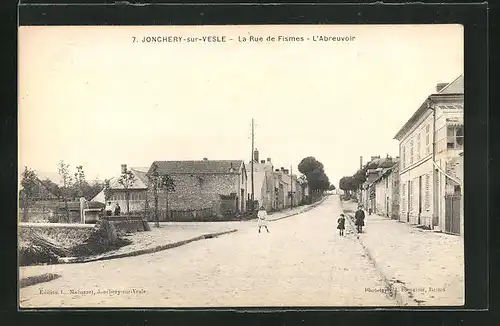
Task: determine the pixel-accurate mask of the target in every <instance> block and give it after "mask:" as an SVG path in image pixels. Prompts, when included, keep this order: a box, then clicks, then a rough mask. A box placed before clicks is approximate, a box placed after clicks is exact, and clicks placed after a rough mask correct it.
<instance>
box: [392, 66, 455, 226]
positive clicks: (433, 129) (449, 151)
mask: <svg viewBox="0 0 500 326" xmlns="http://www.w3.org/2000/svg"><path fill="white" fill-rule="evenodd" d="M463 115H464V76H463V75H460V76H459V77H457V78H456V79H455V80H454V81H452V82H451V83H440V84H438V85H437V86H436V92H435V93H434V94H431V95H429V96H428V97H427V98H426V99H425V100H424V101H423V103H422V104H421V105H420V107H419V108H418V109H417V110H416V111H415V113H414V114H413V116H412V117H411V118H410V119H409V120H408V121H407V122H406V123H405V124H404V125H403V127H402V128H401V129H400V130H399V131H398V133H397V134H396V136H395V137H394V138H395V139H397V140H398V141H399V149H400V157H401V162H400V171H399V174H400V180H401V183H400V187H401V191H400V193H401V205H400V207H401V209H400V219H401V220H402V221H407V222H409V223H411V224H419V225H425V226H429V227H432V228H434V229H438V230H441V231H444V232H447V233H452V234H463V230H462V225H463V221H461V219H462V217H461V214H460V207H461V201H462V191H463V189H462V181H461V180H459V178H457V177H456V175H453V174H450V173H448V172H447V171H449V170H454V167H453V166H454V165H455V162H456V161H457V160H459V156H460V154H461V153H462V151H463V145H464V126H463Z"/></svg>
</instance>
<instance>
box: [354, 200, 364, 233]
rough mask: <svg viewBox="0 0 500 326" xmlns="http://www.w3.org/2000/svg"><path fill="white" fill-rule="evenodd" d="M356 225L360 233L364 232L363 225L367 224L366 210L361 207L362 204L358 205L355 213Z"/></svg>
mask: <svg viewBox="0 0 500 326" xmlns="http://www.w3.org/2000/svg"><path fill="white" fill-rule="evenodd" d="M354 219H355V221H354V225H356V229H357V230H358V233H362V232H363V226H364V225H365V212H364V211H363V210H362V209H361V206H359V207H358V210H357V211H356V214H355V215H354Z"/></svg>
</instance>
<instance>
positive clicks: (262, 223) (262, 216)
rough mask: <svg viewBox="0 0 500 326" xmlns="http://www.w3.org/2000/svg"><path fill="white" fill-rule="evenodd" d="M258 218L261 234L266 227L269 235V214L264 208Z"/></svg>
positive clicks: (260, 210) (261, 208)
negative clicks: (262, 228)
mask: <svg viewBox="0 0 500 326" xmlns="http://www.w3.org/2000/svg"><path fill="white" fill-rule="evenodd" d="M257 217H258V218H259V233H260V228H261V227H265V228H266V231H267V233H269V229H268V228H267V212H266V210H265V209H264V206H261V207H260V209H259V212H258V213H257Z"/></svg>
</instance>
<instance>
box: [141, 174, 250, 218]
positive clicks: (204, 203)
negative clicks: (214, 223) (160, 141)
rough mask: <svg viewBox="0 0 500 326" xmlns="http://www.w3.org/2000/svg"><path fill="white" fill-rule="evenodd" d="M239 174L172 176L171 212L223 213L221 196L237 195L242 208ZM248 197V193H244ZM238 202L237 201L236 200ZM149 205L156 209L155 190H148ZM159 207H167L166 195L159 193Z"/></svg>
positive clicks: (169, 205) (169, 199)
mask: <svg viewBox="0 0 500 326" xmlns="http://www.w3.org/2000/svg"><path fill="white" fill-rule="evenodd" d="M240 177H241V176H240V175H238V174H198V175H195V174H193V175H190V174H179V175H171V178H172V179H173V181H174V184H175V191H174V192H170V193H168V207H169V210H181V211H182V210H202V209H207V208H213V209H214V211H215V212H216V213H217V214H219V213H221V198H220V195H226V196H229V195H230V194H231V193H235V194H236V198H237V201H238V206H239V208H241V200H244V198H241V190H240V189H239V188H238V185H239V178H240ZM244 196H246V193H244ZM235 202H236V199H235ZM148 205H149V207H151V208H152V207H154V194H153V189H152V187H150V189H148ZM158 206H159V207H160V208H165V207H166V194H165V193H164V192H162V191H159V192H158Z"/></svg>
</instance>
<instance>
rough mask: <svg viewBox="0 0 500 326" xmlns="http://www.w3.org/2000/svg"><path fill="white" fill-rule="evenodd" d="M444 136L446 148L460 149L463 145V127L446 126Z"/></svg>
mask: <svg viewBox="0 0 500 326" xmlns="http://www.w3.org/2000/svg"><path fill="white" fill-rule="evenodd" d="M446 131H447V134H446V136H447V137H446V139H447V140H446V148H448V149H461V148H463V145H464V127H463V126H448V128H447V130H446Z"/></svg>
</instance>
